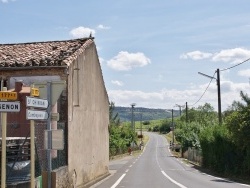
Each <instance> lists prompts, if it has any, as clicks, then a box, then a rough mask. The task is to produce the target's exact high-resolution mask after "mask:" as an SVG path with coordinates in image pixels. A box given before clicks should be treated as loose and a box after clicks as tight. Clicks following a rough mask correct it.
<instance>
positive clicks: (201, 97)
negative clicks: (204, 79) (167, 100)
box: [190, 71, 216, 106]
mask: <svg viewBox="0 0 250 188" xmlns="http://www.w3.org/2000/svg"><path fill="white" fill-rule="evenodd" d="M215 73H216V71H215V72H214V75H215ZM214 75H213V76H212V78H211V80H210V82H209V84H208V85H207V87H206V89H205V91H204V92H203V94H202V95H201V97H200V98H199V99H198V100H197V101H196V102H195V103H194V104H192V105H190V106H194V105H196V104H197V103H198V102H199V101H200V100H201V99H202V97H203V96H204V95H205V93H206V92H207V89H208V88H209V86H210V84H211V82H212V80H213V79H214V78H215V77H214Z"/></svg>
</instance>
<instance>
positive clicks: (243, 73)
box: [238, 69, 250, 77]
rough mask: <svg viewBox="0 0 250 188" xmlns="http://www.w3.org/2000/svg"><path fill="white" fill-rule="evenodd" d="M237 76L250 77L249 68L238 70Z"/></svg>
mask: <svg viewBox="0 0 250 188" xmlns="http://www.w3.org/2000/svg"><path fill="white" fill-rule="evenodd" d="M238 75H239V76H244V77H250V69H246V70H241V71H239V72H238Z"/></svg>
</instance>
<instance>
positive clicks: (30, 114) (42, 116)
mask: <svg viewBox="0 0 250 188" xmlns="http://www.w3.org/2000/svg"><path fill="white" fill-rule="evenodd" d="M26 119H27V120H46V119H48V113H47V112H46V111H38V110H28V109H27V110H26Z"/></svg>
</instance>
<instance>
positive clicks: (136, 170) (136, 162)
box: [91, 133, 250, 188]
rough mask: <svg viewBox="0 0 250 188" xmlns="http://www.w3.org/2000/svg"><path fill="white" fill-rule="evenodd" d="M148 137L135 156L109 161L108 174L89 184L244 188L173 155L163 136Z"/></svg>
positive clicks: (97, 186) (144, 187)
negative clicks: (204, 171) (206, 172)
mask: <svg viewBox="0 0 250 188" xmlns="http://www.w3.org/2000/svg"><path fill="white" fill-rule="evenodd" d="M148 135H149V137H150V139H149V141H148V143H147V145H146V146H145V148H144V150H143V152H142V153H141V154H140V155H138V156H127V157H124V158H122V159H119V160H113V161H110V165H109V170H110V173H111V175H110V176H109V177H107V178H106V179H104V180H102V181H100V182H98V183H97V184H95V185H93V186H92V187H91V188H163V187H164V188H165V187H168V188H225V187H226V188H246V187H250V185H246V184H240V183H236V182H233V181H230V180H226V179H222V178H219V177H214V176H211V175H209V174H205V173H202V172H201V171H199V170H197V169H196V168H195V166H193V165H190V164H187V163H183V162H182V161H181V159H177V158H175V157H173V156H172V155H171V153H170V151H169V149H168V147H169V145H168V143H167V141H166V139H165V138H164V137H163V136H161V135H158V134H154V133H148Z"/></svg>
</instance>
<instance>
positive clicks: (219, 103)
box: [216, 69, 222, 125]
mask: <svg viewBox="0 0 250 188" xmlns="http://www.w3.org/2000/svg"><path fill="white" fill-rule="evenodd" d="M216 72H217V88H218V113H219V114H218V115H219V124H220V125H221V124H222V119H221V93H220V70H219V69H217V71H216Z"/></svg>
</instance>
